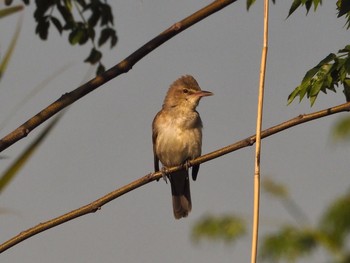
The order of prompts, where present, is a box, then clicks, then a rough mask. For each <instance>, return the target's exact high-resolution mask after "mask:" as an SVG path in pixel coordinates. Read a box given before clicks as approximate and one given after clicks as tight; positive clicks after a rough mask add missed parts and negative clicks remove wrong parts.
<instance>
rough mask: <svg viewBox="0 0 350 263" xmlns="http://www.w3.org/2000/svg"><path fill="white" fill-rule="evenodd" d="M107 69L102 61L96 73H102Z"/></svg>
mask: <svg viewBox="0 0 350 263" xmlns="http://www.w3.org/2000/svg"><path fill="white" fill-rule="evenodd" d="M105 71H106V68H105V66H104V65H103V64H102V63H100V64H99V65H98V67H97V70H96V74H97V75H101V74H102V73H103V72H105Z"/></svg>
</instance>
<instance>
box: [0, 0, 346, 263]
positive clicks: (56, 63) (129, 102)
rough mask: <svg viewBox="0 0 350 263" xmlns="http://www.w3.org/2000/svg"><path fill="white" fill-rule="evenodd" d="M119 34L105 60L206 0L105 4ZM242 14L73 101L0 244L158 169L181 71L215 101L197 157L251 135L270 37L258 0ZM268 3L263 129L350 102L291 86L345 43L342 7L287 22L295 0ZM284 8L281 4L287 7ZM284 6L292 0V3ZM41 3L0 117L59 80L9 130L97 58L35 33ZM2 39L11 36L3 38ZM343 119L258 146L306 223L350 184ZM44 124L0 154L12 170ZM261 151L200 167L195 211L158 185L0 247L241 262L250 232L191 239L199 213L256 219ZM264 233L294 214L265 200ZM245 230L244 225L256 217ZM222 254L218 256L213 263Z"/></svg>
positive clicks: (43, 257)
mask: <svg viewBox="0 0 350 263" xmlns="http://www.w3.org/2000/svg"><path fill="white" fill-rule="evenodd" d="M110 2H111V5H112V6H113V8H114V9H113V10H114V16H115V26H116V29H117V33H118V37H119V42H118V45H117V47H116V48H115V49H113V50H108V49H107V48H106V49H105V53H104V63H105V65H106V66H107V68H109V67H111V66H113V65H115V64H116V63H118V62H119V61H120V60H122V59H124V58H125V57H127V56H128V55H129V54H130V53H132V52H133V51H134V50H135V49H137V48H139V47H140V46H142V45H143V44H144V43H146V42H147V41H148V40H150V39H151V38H153V37H154V36H156V35H157V34H159V33H160V32H162V31H163V30H164V29H166V28H168V27H169V26H170V25H172V24H173V23H174V22H177V21H178V20H180V19H182V18H184V17H186V16H187V15H189V14H191V13H193V12H194V11H196V10H198V9H199V8H202V7H203V6H205V5H206V4H208V3H210V1H186V0H178V1H159V0H158V1H147V0H132V1H110ZM259 2H261V3H258V4H256V5H254V6H253V7H252V9H251V11H249V12H246V10H245V1H238V2H237V3H235V4H232V5H231V6H229V7H228V8H226V9H224V10H222V11H220V12H219V13H217V14H214V15H213V16H211V17H209V18H207V19H205V20H204V21H202V22H200V23H199V24H197V25H195V26H194V27H192V28H190V29H188V30H186V31H185V32H183V33H181V34H180V35H178V36H176V37H175V38H173V39H172V40H170V41H168V42H167V43H166V44H164V45H162V46H161V47H160V48H158V49H157V50H156V51H154V52H152V53H151V54H149V55H148V56H147V57H145V58H144V59H143V60H142V61H140V62H139V63H137V64H136V65H135V66H134V68H133V69H132V70H131V71H130V72H129V73H127V74H124V75H122V76H120V77H118V78H117V79H115V80H112V81H110V82H109V83H107V84H106V85H105V86H104V87H102V88H99V89H98V90H96V91H94V92H93V93H92V94H89V95H88V96H86V97H84V98H83V99H81V100H80V101H78V102H77V103H75V104H74V105H73V106H72V107H71V108H70V109H69V111H68V112H67V114H66V115H65V116H64V118H63V119H62V120H61V122H60V123H59V125H58V126H57V127H56V128H55V130H54V131H53V132H52V135H51V136H50V137H49V138H48V139H47V140H46V141H45V142H44V144H43V145H42V146H41V148H40V150H39V151H38V152H37V153H36V155H35V156H34V157H33V158H32V159H31V161H30V162H29V163H28V165H27V166H26V167H25V169H24V170H22V171H21V172H20V174H19V175H18V176H17V178H16V179H15V180H14V181H13V182H12V183H11V185H10V186H9V187H8V188H7V189H6V191H5V192H4V193H3V194H2V195H1V202H0V209H7V210H9V212H7V213H5V214H1V220H0V228H1V229H2V230H1V241H0V242H4V241H6V240H7V239H9V238H11V237H12V236H14V235H15V234H18V233H19V232H20V231H23V230H25V229H27V228H29V227H32V226H34V225H36V224H38V223H39V222H43V221H46V220H48V219H51V218H53V217H56V216H59V215H61V214H63V213H66V212H68V211H71V210H73V209H75V208H78V207H80V206H82V205H85V204H87V203H89V202H91V201H93V200H95V199H97V198H98V197H100V196H102V195H104V194H106V193H108V192H110V191H112V190H114V189H116V188H119V187H121V186H123V185H124V184H126V183H128V182H131V181H133V180H135V179H137V178H139V177H141V176H143V175H145V174H147V173H149V172H151V171H152V170H153V153H152V144H151V122H152V120H153V117H154V115H155V114H156V113H157V111H158V110H159V109H160V107H161V105H162V102H163V98H164V96H165V93H166V91H167V89H168V86H169V84H171V83H172V82H173V81H174V80H175V79H176V78H178V77H179V76H181V75H183V74H192V75H193V76H194V77H195V78H196V79H197V80H198V82H199V84H200V86H201V87H202V89H205V90H210V91H212V92H214V93H215V96H213V97H210V98H206V99H204V100H202V101H201V104H200V105H199V108H198V111H199V112H200V114H201V116H202V120H203V123H204V126H205V129H204V139H203V153H208V152H211V151H213V150H216V149H218V148H220V147H223V146H226V145H228V144H231V143H234V142H236V141H238V140H241V139H244V138H246V137H248V136H250V135H252V134H253V133H254V132H255V119H256V101H257V86H258V80H259V79H258V78H259V66H260V57H261V44H262V10H263V6H262V1H259ZM278 2H279V3H278V4H277V5H271V10H270V15H271V17H270V42H269V53H268V63H267V78H266V94H265V106H264V119H263V121H264V122H263V126H264V127H265V128H267V127H270V126H272V125H275V124H278V123H280V122H283V121H285V120H288V119H290V118H292V117H294V116H296V115H299V114H301V113H308V112H311V111H316V110H320V109H323V108H327V107H331V106H334V105H337V104H340V103H343V102H344V97H343V95H342V92H341V90H340V89H339V92H338V93H337V94H333V93H330V94H329V95H328V96H324V95H323V94H321V95H320V97H319V99H318V100H317V102H316V104H315V106H314V107H313V108H312V109H311V108H310V107H309V103H308V102H307V101H303V102H302V103H301V104H298V103H297V102H296V103H293V104H292V105H290V106H288V107H287V106H286V101H287V96H288V94H289V93H290V92H291V91H292V90H293V89H294V87H295V86H297V85H298V84H299V82H300V80H301V79H302V77H303V75H304V73H305V71H306V70H307V69H309V68H310V67H312V66H314V65H315V64H317V63H318V62H319V61H320V60H321V59H322V58H323V57H324V56H326V55H328V54H329V53H330V52H336V51H338V49H340V48H343V47H344V46H345V45H346V44H348V40H349V38H348V33H349V32H347V31H346V29H345V28H344V27H343V26H344V23H345V19H336V10H335V3H333V2H332V1H325V3H324V4H323V6H321V8H320V9H319V10H318V12H317V13H313V12H310V14H309V15H308V16H305V11H304V10H299V11H297V12H296V14H294V15H292V16H291V17H290V18H289V19H287V20H285V18H286V15H287V13H288V9H289V5H290V3H289V2H290V1H278ZM281 2H284V3H281ZM286 2H288V3H286ZM32 13H33V8H32V7H29V8H26V9H25V12H24V23H23V27H22V31H21V36H20V39H19V43H18V46H17V48H16V52H15V54H14V56H13V59H12V61H11V63H10V66H9V68H8V70H7V72H6V74H5V77H4V79H3V80H2V82H1V90H0V92H1V103H0V112H1V116H0V121H2V120H3V119H5V118H6V116H7V114H9V113H10V110H11V108H12V106H13V104H15V103H18V102H19V101H21V99H22V98H23V97H24V96H26V95H27V94H28V93H30V91H31V90H32V89H33V88H34V87H35V86H36V85H38V84H39V83H40V82H41V81H42V80H44V79H45V78H46V77H47V76H49V75H51V74H52V73H54V72H55V71H56V70H58V69H59V68H61V67H62V66H67V65H70V66H69V67H68V69H67V70H66V71H65V72H64V73H63V74H61V75H59V76H57V77H56V78H55V79H54V80H53V81H51V82H50V83H49V85H48V86H47V87H46V88H45V89H44V90H43V91H42V92H40V93H39V94H38V95H37V96H35V97H34V98H33V99H31V100H30V101H29V102H28V103H27V104H25V105H24V106H23V107H22V109H21V111H20V112H19V113H17V114H16V115H15V116H13V118H12V120H11V122H9V123H8V125H7V126H6V128H5V129H4V130H2V131H1V134H0V136H1V137H3V136H4V135H6V134H7V133H8V132H10V131H12V130H13V129H14V128H16V127H17V126H19V125H20V124H22V123H23V122H24V121H26V120H27V119H28V118H29V117H31V116H33V115H34V114H36V113H37V112H38V111H39V110H41V109H42V108H43V107H45V106H47V105H48V104H49V103H51V102H53V101H54V100H56V99H57V98H59V97H60V96H61V94H63V93H65V92H68V91H71V90H72V89H74V88H75V87H77V86H78V85H79V83H80V82H81V80H82V79H83V78H84V76H85V74H86V72H87V71H88V70H89V66H88V65H86V64H84V63H83V62H82V61H83V59H84V58H85V57H86V56H87V55H88V52H89V47H86V48H85V47H84V48H81V47H71V46H69V45H68V44H67V41H66V37H67V36H66V35H65V36H64V37H59V36H58V33H57V32H55V30H51V31H50V36H49V41H47V42H42V41H40V40H39V39H38V37H37V36H36V35H34V30H35V25H34V20H33V18H32ZM17 20H18V16H13V17H10V18H7V19H2V20H1V24H0V34H1V36H2V39H1V41H0V51H1V53H2V54H3V52H4V51H5V50H6V47H7V46H8V42H9V39H10V37H11V36H12V34H13V32H14V25H15V24H16V22H17ZM6 38H7V39H6ZM341 116H344V114H339V115H337V116H332V117H327V118H324V119H321V120H317V121H314V122H312V123H308V124H304V125H301V126H298V127H295V128H292V129H289V130H287V131H284V132H282V133H280V134H277V135H275V136H273V137H270V138H268V139H266V140H264V141H263V144H262V147H263V148H262V154H263V156H262V163H261V164H262V175H263V176H270V177H272V178H273V179H275V180H277V181H279V182H281V183H284V184H286V185H287V186H288V187H289V190H290V193H291V195H292V197H293V198H294V199H295V201H296V202H297V203H298V204H299V205H300V206H301V207H302V208H303V209H304V210H305V211H306V213H307V215H308V216H309V217H310V219H311V222H313V223H316V222H317V218H318V217H319V215H320V214H321V213H322V211H323V210H324V209H325V206H326V205H327V204H329V203H330V201H331V200H332V198H335V197H336V196H338V195H339V194H341V193H343V192H344V191H345V190H346V189H348V167H347V165H344V163H347V162H348V154H347V153H348V149H349V148H348V147H349V145H335V144H333V143H332V141H331V134H330V128H331V127H332V125H333V124H334V123H335V121H336V120H337V119H339V118H340V117H341ZM39 131H40V129H37V130H36V131H34V132H33V133H32V134H31V135H30V136H29V137H28V138H26V139H24V140H22V141H20V142H18V143H16V144H15V145H14V146H12V147H10V148H9V149H7V150H6V151H5V152H4V153H3V154H5V155H6V156H9V158H8V159H5V160H1V162H2V166H1V169H2V170H4V169H5V168H6V167H7V166H8V165H9V164H10V163H11V162H12V161H13V159H14V158H15V157H16V156H17V154H18V153H19V152H20V151H21V150H22V149H23V147H25V146H26V145H27V144H28V143H29V142H30V141H31V139H33V138H34V135H35V134H37V133H38V132H39ZM253 171H254V147H250V148H246V149H243V150H240V151H237V152H235V153H232V154H229V155H226V156H224V157H222V158H219V159H216V160H213V161H211V162H208V163H205V164H203V165H202V166H201V169H200V172H199V177H198V180H197V181H196V182H194V183H193V182H191V188H192V199H193V200H192V201H193V211H192V212H191V214H190V216H189V217H188V218H187V219H184V220H179V221H176V220H175V219H174V218H173V215H172V207H171V194H170V186H169V185H166V184H165V183H164V182H163V181H159V182H154V183H151V184H148V185H146V186H143V187H142V188H140V189H137V190H135V191H132V192H131V193H128V194H127V195H124V196H123V197H121V198H119V199H117V200H115V201H113V202H112V203H109V204H108V205H106V206H104V207H103V208H102V210H100V211H98V212H97V213H95V214H92V215H87V216H84V217H81V218H79V219H76V220H74V221H71V222H69V223H66V224H64V225H61V226H59V227H56V228H54V229H51V230H49V231H46V232H44V233H42V234H39V235H37V236H35V237H33V238H30V239H28V240H27V241H25V242H23V243H21V244H19V245H17V246H15V247H13V248H11V249H10V250H8V251H7V252H5V253H4V254H2V255H1V262H2V263H8V262H27V263H32V262H33V263H34V262H51V263H56V262H75V263H79V262H104V263H109V262H144V263H148V262H167V263H173V262H202V263H205V262H213V261H218V262H232V261H237V262H247V261H248V260H250V229H249V233H248V235H247V236H246V237H245V238H243V239H241V240H240V241H239V242H238V243H237V244H236V245H235V246H230V245H223V244H222V243H221V242H219V243H210V242H202V243H200V244H199V245H194V244H193V243H191V240H190V230H191V227H192V226H193V225H194V223H195V222H196V220H198V219H200V218H201V216H203V215H205V214H215V215H222V214H228V213H236V214H239V215H242V216H244V217H246V218H251V214H252V203H253V201H252V196H253ZM261 221H262V224H261V231H262V233H267V232H271V231H274V230H276V227H277V226H279V225H282V224H284V223H287V222H293V220H292V219H291V218H290V217H289V216H288V214H287V213H286V211H285V210H284V209H283V208H282V207H281V206H280V205H279V203H278V202H276V200H273V199H271V198H269V197H267V196H266V195H264V194H262V204H261ZM248 226H249V227H250V220H249V225H248ZM218 257H219V258H218Z"/></svg>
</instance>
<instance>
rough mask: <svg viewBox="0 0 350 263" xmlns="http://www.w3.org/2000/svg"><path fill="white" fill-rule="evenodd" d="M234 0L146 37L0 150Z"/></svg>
mask: <svg viewBox="0 0 350 263" xmlns="http://www.w3.org/2000/svg"><path fill="white" fill-rule="evenodd" d="M236 1H237V0H216V1H214V2H212V3H211V4H209V5H207V6H206V7H204V8H202V9H200V10H199V11H197V12H195V13H193V14H192V15H190V16H188V17H187V18H185V19H183V20H181V21H180V22H177V23H175V24H174V25H173V26H171V27H169V28H168V29H167V30H165V31H164V32H162V33H161V34H159V35H158V36H156V37H155V38H153V39H152V40H150V41H149V42H148V43H146V44H145V45H143V46H142V47H140V48H139V49H138V50H136V51H135V52H134V53H132V54H131V55H130V56H128V57H127V58H126V59H124V60H123V61H121V62H120V63H118V64H117V65H115V66H114V67H112V68H110V69H109V70H107V71H105V72H104V73H102V74H101V75H99V76H97V77H96V78H94V79H92V80H90V81H88V82H87V83H85V84H83V85H82V86H80V87H78V88H77V89H75V90H73V91H71V92H69V93H66V94H64V95H62V96H61V98H59V99H58V100H56V101H55V102H53V103H52V104H51V105H49V106H48V107H46V108H45V109H43V110H42V111H41V112H39V113H38V114H36V115H35V116H34V117H32V118H30V119H29V120H28V121H26V122H25V123H24V124H22V125H21V126H19V127H18V128H17V129H15V130H14V131H12V132H11V133H9V134H8V135H6V136H5V137H4V138H2V139H1V140H0V152H2V151H3V150H5V149H6V148H8V147H9V146H11V145H12V144H14V143H15V142H17V141H19V140H20V139H22V138H24V137H26V136H27V135H28V134H29V133H30V132H31V131H32V130H33V129H35V128H36V127H38V126H39V125H40V124H42V123H43V122H45V121H46V120H48V119H49V118H51V117H52V116H53V115H55V114H56V113H58V112H59V111H61V110H62V109H64V108H65V107H67V106H69V105H71V104H72V103H74V102H75V101H77V100H78V99H80V98H82V97H84V96H85V95H87V94H88V93H90V92H91V91H93V90H95V89H97V88H98V87H100V86H101V85H103V84H105V83H107V82H108V81H110V80H111V79H113V78H115V77H117V76H119V75H121V74H122V73H126V72H128V71H129V70H130V69H131V68H132V67H133V66H134V65H135V64H136V63H137V62H138V61H140V60H141V59H142V58H143V57H145V56H146V55H148V54H149V53H151V52H152V51H153V50H155V49H156V48H157V47H159V46H160V45H162V44H163V43H165V42H166V41H168V40H169V39H171V38H172V37H174V36H176V35H177V34H179V33H180V32H182V31H183V30H185V29H187V28H189V27H190V26H192V25H194V24H196V23H197V22H199V21H201V20H203V19H204V18H206V17H207V16H210V15H211V14H213V13H215V12H217V11H219V10H221V9H222V8H224V7H226V6H228V5H229V4H232V3H233V2H236Z"/></svg>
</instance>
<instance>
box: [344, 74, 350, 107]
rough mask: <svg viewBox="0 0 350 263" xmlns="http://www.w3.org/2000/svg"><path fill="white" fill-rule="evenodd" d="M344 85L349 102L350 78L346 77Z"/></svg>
mask: <svg viewBox="0 0 350 263" xmlns="http://www.w3.org/2000/svg"><path fill="white" fill-rule="evenodd" d="M343 86H344V91H343V92H344V95H345V98H346V101H347V102H350V79H345V80H344V82H343Z"/></svg>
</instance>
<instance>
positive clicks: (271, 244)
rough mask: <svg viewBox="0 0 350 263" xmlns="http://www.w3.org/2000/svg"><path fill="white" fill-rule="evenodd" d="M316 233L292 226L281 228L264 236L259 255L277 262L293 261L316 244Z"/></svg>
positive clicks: (308, 251)
mask: <svg viewBox="0 0 350 263" xmlns="http://www.w3.org/2000/svg"><path fill="white" fill-rule="evenodd" d="M316 236H317V233H314V232H312V231H310V230H307V229H299V228H296V227H294V226H287V227H284V228H282V229H281V230H280V231H279V232H277V233H276V234H273V235H268V236H266V237H265V238H264V241H263V244H262V248H261V256H262V259H263V260H265V261H268V262H277V261H282V260H283V259H285V261H286V262H294V261H296V259H297V258H299V257H301V256H304V255H306V254H309V253H310V252H311V251H312V250H313V249H315V247H316V244H317V239H316Z"/></svg>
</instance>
